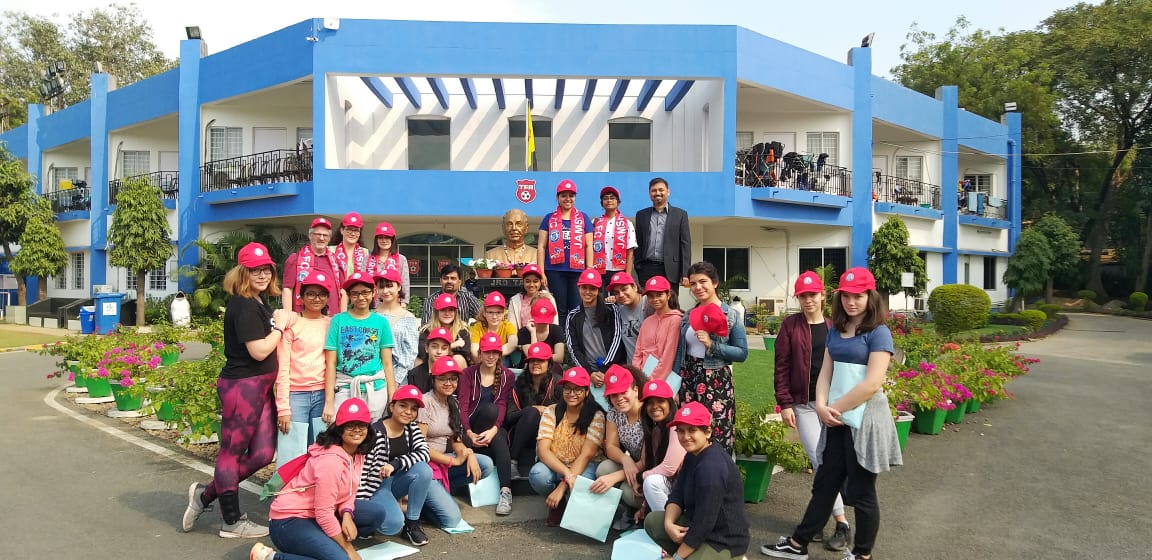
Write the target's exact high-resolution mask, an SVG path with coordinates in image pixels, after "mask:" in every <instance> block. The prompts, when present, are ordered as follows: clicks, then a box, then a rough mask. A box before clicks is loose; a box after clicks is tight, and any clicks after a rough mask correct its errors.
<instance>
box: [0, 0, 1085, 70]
mask: <svg viewBox="0 0 1152 560" xmlns="http://www.w3.org/2000/svg"><path fill="white" fill-rule="evenodd" d="M108 3H109V2H101V1H96V0H54V1H52V2H45V1H44V0H5V1H4V3H3V9H4V10H17V11H24V12H28V13H32V14H39V15H45V16H51V15H52V14H59V15H60V16H61V18H63V17H64V16H66V15H67V14H71V13H74V12H83V11H87V10H90V9H92V8H95V7H99V6H104V5H107V4H108ZM136 4H137V5H138V6H139V7H140V10H141V12H142V13H143V15H144V17H145V19H147V20H148V21H149V22H150V23H151V24H152V28H153V41H154V42H155V43H156V45H157V46H158V47H159V48H160V49H161V50H162V51H163V52H164V54H165V55H167V56H168V57H169V58H176V56H177V54H178V51H179V45H180V40H181V39H184V38H185V36H184V27H185V26H188V25H198V26H200V29H201V32H202V34H203V37H204V40H205V42H206V43H207V45H208V50H209V52H210V53H211V52H219V51H222V50H225V49H227V48H229V47H232V46H235V45H238V44H240V43H243V42H245V41H248V40H251V39H254V38H256V37H259V36H261V35H266V34H268V33H270V32H272V31H275V30H277V29H281V28H283V27H287V26H289V25H291V24H294V23H297V22H299V21H302V20H305V19H309V18H313V17H341V18H360V19H412V20H454V21H525V22H550V23H632V24H644V23H666V24H689V23H690V24H720V25H739V26H741V27H746V28H748V29H751V30H753V31H756V32H758V33H761V34H764V35H768V36H770V37H773V38H776V39H779V40H781V41H784V42H787V43H791V44H793V45H796V46H798V47H801V48H803V49H806V50H809V51H812V52H815V53H818V54H821V55H824V56H826V57H828V58H832V59H834V60H837V61H841V62H843V61H844V60H845V58H846V54H847V52H848V49H849V48H851V47H854V46H858V45H859V44H860V40H861V39H862V38H863V37H864V36H865V35H867V34H868V33H873V32H874V33H875V34H876V37H875V40H874V42H873V45H872V48H873V53H872V59H873V60H872V68H873V72H874V73H876V74H878V75H881V76H888V75H889V70H890V69H891V68H892V67H894V66H897V65H898V64H900V62H901V60H900V46H901V45H902V44H905V43H907V40H906V36H907V34H908V31H909V29H910V28H911V26H912V24H913V23H916V24H918V25H919V26H920V28H921V29H924V30H926V31H929V32H932V33H935V34H937V36H943V35H944V34H945V33H946V32H947V31H948V29H949V28H950V27H951V26H952V24H953V23H954V22H955V21H956V18H957V17H959V16H964V17H967V18H968V20H969V21H970V22H971V24H972V27H973V28H982V29H988V30H992V31H996V30H998V29H1000V28H1003V29H1005V30H1007V31H1017V30H1022V29H1034V28H1035V27H1036V26H1038V25H1039V24H1040V22H1041V20H1043V19H1044V18H1046V17H1047V16H1049V15H1050V14H1051V13H1052V12H1054V11H1056V10H1059V9H1062V8H1067V7H1070V6H1072V5H1073V4H1075V2H1074V1H1073V0H1029V1H1028V2H1005V1H1004V0H967V1H965V2H955V1H951V2H949V1H944V2H929V1H925V0H872V1H870V2H865V1H859V0H822V1H816V2H803V1H801V2H781V1H776V2H768V1H754V0H704V1H700V0H696V1H689V0H660V1H656V0H579V1H563V2H561V1H556V0H469V1H464V0H439V1H432V2H426V1H425V2H421V1H416V2H395V1H391V0H384V1H378V2H364V1H363V0H361V1H356V2H351V1H344V0H328V1H325V2H304V1H301V0H277V1H275V2H268V1H266V0H265V1H260V0H257V1H243V0H239V1H237V0H230V1H223V0H195V1H192V2H173V1H172V0H137V2H136Z"/></svg>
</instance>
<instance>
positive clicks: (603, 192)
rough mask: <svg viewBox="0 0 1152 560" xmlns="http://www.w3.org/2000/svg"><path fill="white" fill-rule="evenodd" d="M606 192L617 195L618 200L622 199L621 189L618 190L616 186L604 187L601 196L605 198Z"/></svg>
mask: <svg viewBox="0 0 1152 560" xmlns="http://www.w3.org/2000/svg"><path fill="white" fill-rule="evenodd" d="M606 194H613V195H616V200H620V191H618V190H616V187H604V188H602V189H600V198H604V195H606Z"/></svg>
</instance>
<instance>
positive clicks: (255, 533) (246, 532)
mask: <svg viewBox="0 0 1152 560" xmlns="http://www.w3.org/2000/svg"><path fill="white" fill-rule="evenodd" d="M220 536H221V537H223V538H226V539H258V538H260V537H267V536H268V528H267V527H265V526H263V525H259V524H256V523H253V522H251V521H248V514H247V513H245V514H244V515H241V516H240V519H239V520H237V521H236V522H235V523H233V524H231V525H229V524H227V523H224V524H223V525H220Z"/></svg>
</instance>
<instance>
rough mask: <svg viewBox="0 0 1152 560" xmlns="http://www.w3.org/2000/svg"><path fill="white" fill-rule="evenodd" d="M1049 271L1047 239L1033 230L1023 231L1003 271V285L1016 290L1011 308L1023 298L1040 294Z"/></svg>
mask: <svg viewBox="0 0 1152 560" xmlns="http://www.w3.org/2000/svg"><path fill="white" fill-rule="evenodd" d="M1051 271H1052V248H1051V247H1049V246H1048V238H1047V237H1044V234H1043V233H1040V232H1039V231H1038V230H1036V229H1035V228H1028V229H1026V230H1024V231H1023V232H1022V233H1021V234H1020V240H1019V241H1018V242H1017V243H1016V252H1015V253H1013V254H1012V256H1011V257H1010V258H1009V259H1008V267H1007V268H1005V269H1004V277H1003V279H1004V284H1006V285H1007V286H1008V287H1009V288H1012V289H1014V290H1016V296H1015V297H1014V298H1013V308H1016V306H1017V304H1018V303H1019V302H1020V301H1022V300H1023V298H1024V297H1025V296H1029V295H1032V294H1037V293H1040V290H1043V289H1044V286H1045V284H1046V283H1047V282H1048V276H1049V274H1050V273H1051Z"/></svg>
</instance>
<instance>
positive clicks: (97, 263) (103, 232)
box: [88, 73, 111, 285]
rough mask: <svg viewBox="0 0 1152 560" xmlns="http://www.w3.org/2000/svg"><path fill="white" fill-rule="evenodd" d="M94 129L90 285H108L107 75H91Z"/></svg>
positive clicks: (91, 105)
mask: <svg viewBox="0 0 1152 560" xmlns="http://www.w3.org/2000/svg"><path fill="white" fill-rule="evenodd" d="M90 107H91V130H90V132H89V134H90V136H89V142H88V144H89V156H88V157H89V159H88V161H89V165H91V166H92V176H91V177H90V178H89V180H90V181H91V182H90V183H89V184H88V189H89V192H91V193H92V208H91V211H90V212H89V216H90V218H89V220H88V224H89V227H91V232H92V251H90V255H89V258H88V277H89V278H90V279H91V284H92V285H95V284H106V283H107V279H108V249H107V247H108V220H109V219H110V216H109V214H110V210H111V208H110V207H109V202H110V201H109V200H108V74H103V73H98V74H92V97H91V103H90Z"/></svg>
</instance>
